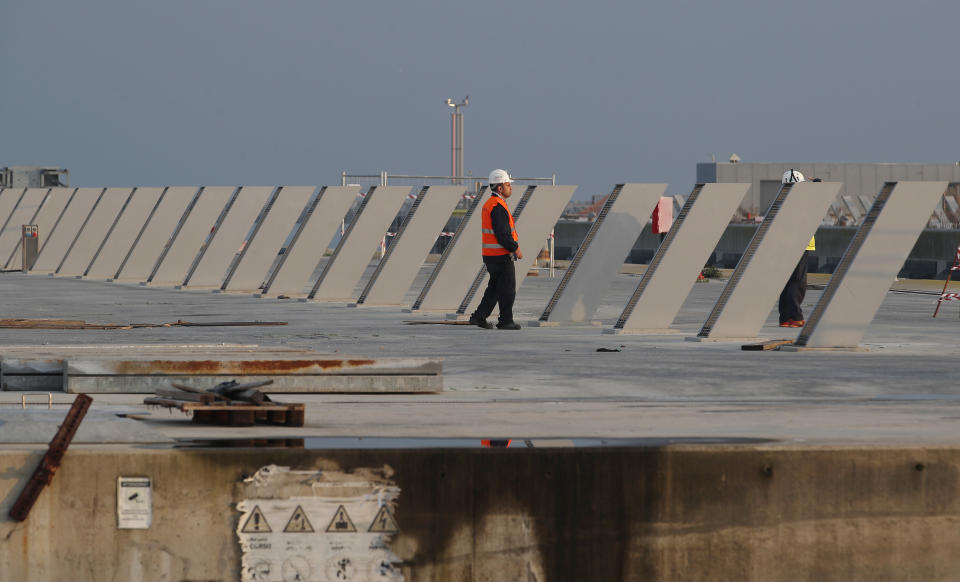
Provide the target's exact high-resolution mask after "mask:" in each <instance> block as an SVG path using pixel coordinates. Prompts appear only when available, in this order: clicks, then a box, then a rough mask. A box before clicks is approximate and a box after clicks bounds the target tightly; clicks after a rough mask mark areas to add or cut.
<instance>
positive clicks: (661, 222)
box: [653, 196, 673, 234]
mask: <svg viewBox="0 0 960 582" xmlns="http://www.w3.org/2000/svg"><path fill="white" fill-rule="evenodd" d="M671 226H673V198H667V197H666V196H661V197H660V202H658V203H657V207H656V208H655V209H654V211H653V234H663V233H665V232H668V231H669V230H670V227H671Z"/></svg>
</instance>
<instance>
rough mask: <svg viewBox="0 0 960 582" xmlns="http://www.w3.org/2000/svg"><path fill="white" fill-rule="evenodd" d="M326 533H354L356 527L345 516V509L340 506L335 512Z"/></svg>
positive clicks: (348, 517)
mask: <svg viewBox="0 0 960 582" xmlns="http://www.w3.org/2000/svg"><path fill="white" fill-rule="evenodd" d="M327 531H328V532H337V533H356V531H357V527H356V526H355V525H353V520H352V519H350V516H349V515H347V508H345V507H344V506H342V505H341V506H340V507H338V508H337V512H336V513H334V514H333V519H331V520H330V525H328V526H327Z"/></svg>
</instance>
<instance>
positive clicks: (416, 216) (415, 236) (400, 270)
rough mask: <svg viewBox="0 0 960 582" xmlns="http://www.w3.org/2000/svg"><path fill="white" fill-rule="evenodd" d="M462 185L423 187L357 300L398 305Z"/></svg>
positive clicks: (439, 231)
mask: <svg viewBox="0 0 960 582" xmlns="http://www.w3.org/2000/svg"><path fill="white" fill-rule="evenodd" d="M463 194H464V188H463V187H462V186H425V187H424V188H423V189H421V191H420V192H419V194H418V195H417V199H416V201H415V202H414V203H413V206H412V207H411V208H410V212H409V213H408V214H407V216H406V218H405V219H404V222H403V226H402V227H401V228H400V231H399V232H398V233H397V234H396V236H395V237H394V240H393V244H391V245H390V248H388V249H387V253H386V256H384V257H383V260H382V261H380V263H379V264H378V265H377V269H376V271H374V273H373V276H371V277H370V281H369V282H368V283H367V285H366V288H365V289H364V290H363V292H362V293H361V294H360V298H359V299H358V300H357V303H362V304H363V305H400V304H402V303H403V299H404V296H406V294H407V290H409V289H410V286H411V285H412V284H413V280H414V278H416V276H417V273H418V272H419V270H420V266H421V265H422V264H423V261H424V259H425V258H426V257H427V253H429V252H430V248H431V247H433V244H434V243H435V242H436V241H437V237H438V236H439V235H440V233H441V232H442V231H443V227H444V225H446V223H447V221H449V220H450V215H451V214H452V213H453V210H454V208H456V206H457V203H458V202H459V201H460V199H461V198H463Z"/></svg>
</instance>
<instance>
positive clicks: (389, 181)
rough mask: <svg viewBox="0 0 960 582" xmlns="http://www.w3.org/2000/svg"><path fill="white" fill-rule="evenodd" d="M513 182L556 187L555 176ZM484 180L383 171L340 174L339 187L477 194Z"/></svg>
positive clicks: (516, 179)
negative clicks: (450, 189) (447, 188)
mask: <svg viewBox="0 0 960 582" xmlns="http://www.w3.org/2000/svg"><path fill="white" fill-rule="evenodd" d="M513 181H514V182H516V183H518V184H523V185H527V186H531V185H550V186H556V185H557V175H556V174H554V175H552V176H550V177H549V178H514V179H513ZM484 182H486V180H483V179H481V178H478V177H476V176H426V175H423V176H420V175H413V174H391V173H389V172H386V171H383V172H380V173H379V174H349V173H347V172H345V171H344V172H341V173H340V185H341V186H346V185H347V184H359V185H360V187H361V188H362V189H366V188H368V187H370V186H390V185H394V186H407V185H409V186H431V185H433V186H439V185H441V184H462V185H464V186H465V187H466V188H467V191H468V192H478V191H479V190H480V187H481V186H482V185H483V183H484Z"/></svg>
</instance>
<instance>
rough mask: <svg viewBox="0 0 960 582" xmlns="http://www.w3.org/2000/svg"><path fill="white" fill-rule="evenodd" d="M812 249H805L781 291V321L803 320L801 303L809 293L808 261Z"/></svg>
mask: <svg viewBox="0 0 960 582" xmlns="http://www.w3.org/2000/svg"><path fill="white" fill-rule="evenodd" d="M809 256H810V251H803V255H802V256H801V257H800V261H799V262H797V267H796V268H795V269H794V270H793V273H792V274H791V275H790V279H788V280H787V284H786V285H784V286H783V291H781V292H780V306H779V307H780V323H783V322H785V321H790V320H793V321H803V310H802V309H800V304H801V303H803V298H804V297H805V296H806V295H807V261H808V257H809Z"/></svg>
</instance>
